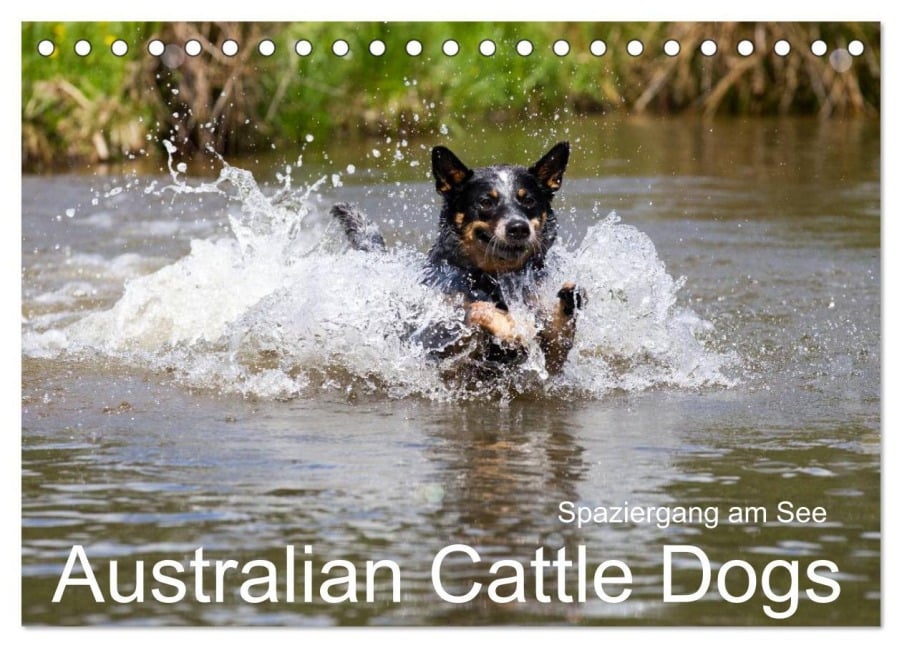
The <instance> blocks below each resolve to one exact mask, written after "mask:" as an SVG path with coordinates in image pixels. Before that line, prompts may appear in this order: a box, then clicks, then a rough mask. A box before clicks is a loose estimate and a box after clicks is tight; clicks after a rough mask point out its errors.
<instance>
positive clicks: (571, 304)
mask: <svg viewBox="0 0 902 648" xmlns="http://www.w3.org/2000/svg"><path fill="white" fill-rule="evenodd" d="M557 297H558V299H559V300H560V302H561V311H563V314H564V315H566V316H567V317H573V314H574V313H576V311H578V310H582V308H583V307H584V306H585V305H586V304H587V303H589V298H588V296H587V295H586V291H585V290H584V289H582V288H580V287H579V286H577V285H576V284H575V283H573V282H570V281H568V282H567V283H565V284H564V285H563V286H561V289H560V290H559V291H558V293H557Z"/></svg>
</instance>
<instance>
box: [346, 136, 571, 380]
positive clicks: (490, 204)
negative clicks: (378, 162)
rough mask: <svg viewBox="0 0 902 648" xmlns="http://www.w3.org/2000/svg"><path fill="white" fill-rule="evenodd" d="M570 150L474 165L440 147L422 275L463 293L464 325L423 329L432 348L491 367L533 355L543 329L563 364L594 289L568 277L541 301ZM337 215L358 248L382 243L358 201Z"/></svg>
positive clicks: (556, 361) (556, 363)
mask: <svg viewBox="0 0 902 648" xmlns="http://www.w3.org/2000/svg"><path fill="white" fill-rule="evenodd" d="M569 155H570V146H569V144H568V143H567V142H560V143H558V144H556V145H555V146H553V147H552V148H551V150H549V151H548V152H547V153H546V154H545V155H544V156H542V158H541V159H539V161H538V162H536V163H535V164H533V165H532V166H530V167H528V168H526V167H522V166H514V165H509V164H501V165H495V166H490V167H483V168H476V169H470V168H468V167H467V166H466V165H465V164H464V163H463V162H461V161H460V159H459V158H458V157H457V156H456V155H455V154H454V153H452V152H451V151H450V150H449V149H447V148H445V147H443V146H436V147H435V148H433V149H432V174H433V176H434V178H435V187H436V190H437V191H438V193H439V195H440V196H441V197H442V211H441V215H440V217H439V231H438V236H437V238H436V240H435V242H434V243H433V245H432V248H431V249H430V251H429V256H428V260H427V262H426V267H425V268H424V283H426V284H427V285H430V286H434V287H435V288H436V289H438V290H440V291H442V292H443V293H445V294H447V295H449V296H451V297H454V298H462V300H463V306H464V312H465V316H464V322H463V323H462V324H463V326H462V327H456V326H448V325H446V324H438V323H437V324H435V325H433V326H431V327H428V330H425V331H422V332H420V334H419V335H418V341H419V342H420V343H421V344H422V345H423V346H424V347H426V349H427V350H428V351H429V352H430V354H432V355H433V356H436V357H440V358H443V357H449V356H452V355H455V354H460V353H464V352H466V350H469V354H470V356H471V359H473V360H476V362H477V363H479V364H481V365H483V366H484V367H496V368H497V367H503V366H507V365H510V364H516V363H518V362H521V361H522V360H523V359H525V357H526V345H527V340H526V339H524V336H525V335H535V337H536V338H537V341H538V342H539V345H540V347H541V349H542V351H543V353H544V356H545V368H546V370H547V371H548V373H549V374H556V373H558V372H560V371H561V369H562V368H563V366H564V363H565V362H566V360H567V355H568V354H569V352H570V349H571V348H572V346H573V340H574V336H575V334H576V317H577V313H578V311H579V310H580V309H581V308H582V306H583V305H584V303H585V301H586V296H585V294H584V292H583V290H582V289H580V288H578V287H577V286H576V284H575V283H570V282H568V283H565V284H563V285H562V286H561V288H560V289H559V290H558V292H557V296H556V300H555V302H554V304H552V305H551V306H550V308H549V307H547V306H545V305H543V304H540V303H539V299H538V295H537V288H538V286H539V284H540V282H542V281H543V280H544V279H545V256H546V254H547V252H548V250H549V248H550V247H551V246H552V245H553V244H554V242H555V239H556V238H557V220H556V219H555V215H554V211H553V210H552V208H551V201H552V198H553V197H554V194H555V193H556V192H557V191H558V189H560V187H561V183H562V181H563V176H564V171H565V169H566V167H567V161H568V159H569ZM332 215H333V216H334V217H335V218H336V219H337V220H338V221H339V222H340V223H341V224H342V226H343V227H344V230H345V234H346V235H347V238H348V241H349V242H350V243H351V245H352V246H353V247H354V248H356V249H360V250H380V249H384V247H385V242H384V239H383V238H382V235H381V234H380V233H379V231H378V229H376V228H375V226H373V224H372V223H371V222H370V221H369V220H368V219H367V218H366V216H365V215H363V214H362V213H360V212H359V211H357V210H355V209H354V208H352V207H350V206H349V205H347V204H338V205H335V206H334V207H333V208H332ZM505 295H508V296H510V297H514V296H516V297H519V298H521V299H522V300H523V302H524V303H526V304H528V305H529V306H530V308H531V310H532V312H533V314H534V317H535V322H515V321H514V319H513V317H512V316H511V314H510V312H509V308H508V303H507V298H506V296H505ZM474 338H475V340H474ZM474 341H475V342H476V344H475V345H474V344H472V343H473V342H474Z"/></svg>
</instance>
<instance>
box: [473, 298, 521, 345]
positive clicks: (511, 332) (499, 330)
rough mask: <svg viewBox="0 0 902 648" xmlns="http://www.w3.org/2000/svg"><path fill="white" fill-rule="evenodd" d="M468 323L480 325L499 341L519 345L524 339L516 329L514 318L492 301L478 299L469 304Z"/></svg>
mask: <svg viewBox="0 0 902 648" xmlns="http://www.w3.org/2000/svg"><path fill="white" fill-rule="evenodd" d="M466 323H467V324H469V325H470V326H478V327H479V328H481V329H482V330H484V331H486V332H488V333H489V334H490V335H491V336H492V337H494V338H495V339H496V340H498V341H499V342H502V343H505V344H509V345H512V346H518V345H520V344H522V340H521V339H520V336H519V334H518V332H517V330H516V325H515V324H514V318H512V317H511V316H510V313H508V312H506V311H503V310H501V309H499V308H497V307H496V306H495V304H492V303H491V302H483V301H477V302H473V303H471V304H469V305H468V306H467V317H466Z"/></svg>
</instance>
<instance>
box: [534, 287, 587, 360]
mask: <svg viewBox="0 0 902 648" xmlns="http://www.w3.org/2000/svg"><path fill="white" fill-rule="evenodd" d="M576 289H577V288H576V285H575V284H573V283H570V282H568V283H565V284H564V285H563V286H561V290H562V291H564V290H566V291H573V290H576ZM582 298H584V297H582ZM578 310H579V309H578V308H574V309H573V311H572V312H571V313H567V312H566V308H565V305H564V300H563V299H562V298H560V297H559V298H558V300H557V303H556V304H555V306H554V310H553V311H552V312H551V313H550V314H549V315H548V317H547V318H546V320H545V326H544V327H543V328H542V331H541V333H539V343H540V344H541V346H542V351H543V352H544V353H545V369H546V370H547V371H548V373H549V374H551V375H555V374H557V373H560V371H561V369H563V368H564V363H565V362H567V355H568V354H569V353H570V349H572V348H573V340H574V338H575V337H576V313H577V311H578Z"/></svg>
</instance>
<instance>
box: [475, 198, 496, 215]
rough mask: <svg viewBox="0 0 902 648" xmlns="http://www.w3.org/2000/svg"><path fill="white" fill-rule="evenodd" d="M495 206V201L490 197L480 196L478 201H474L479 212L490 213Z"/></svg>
mask: <svg viewBox="0 0 902 648" xmlns="http://www.w3.org/2000/svg"><path fill="white" fill-rule="evenodd" d="M494 206H495V199H494V198H492V197H491V196H482V197H481V198H480V199H479V200H477V201H476V207H477V208H478V209H479V211H482V212H487V211H491V210H492V208H493V207H494Z"/></svg>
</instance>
